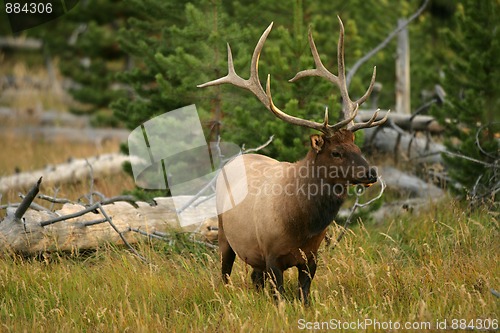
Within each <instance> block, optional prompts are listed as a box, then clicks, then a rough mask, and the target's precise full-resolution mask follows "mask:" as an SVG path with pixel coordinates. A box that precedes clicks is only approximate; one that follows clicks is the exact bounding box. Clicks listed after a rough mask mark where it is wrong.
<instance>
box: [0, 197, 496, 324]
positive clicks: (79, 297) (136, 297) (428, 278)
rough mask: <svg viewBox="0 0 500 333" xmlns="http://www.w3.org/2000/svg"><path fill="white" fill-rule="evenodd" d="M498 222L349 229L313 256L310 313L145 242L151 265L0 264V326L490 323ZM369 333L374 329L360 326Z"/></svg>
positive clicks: (205, 262)
mask: <svg viewBox="0 0 500 333" xmlns="http://www.w3.org/2000/svg"><path fill="white" fill-rule="evenodd" d="M498 230H499V224H498V221H497V220H495V218H493V217H492V216H491V215H490V214H489V213H487V212H476V213H473V214H471V215H468V214H467V213H466V212H465V211H464V210H463V209H462V207H461V206H460V205H459V204H457V203H455V202H452V201H450V202H448V203H447V205H446V206H444V209H443V208H440V207H433V208H432V209H430V210H429V211H428V212H426V213H424V214H421V215H418V216H409V217H408V218H406V219H403V220H392V221H387V224H385V225H383V226H375V225H366V226H365V225H362V224H361V225H359V226H357V227H355V228H354V229H353V231H352V232H351V233H349V234H348V235H346V237H345V238H344V240H343V241H342V243H341V244H340V245H339V246H338V247H337V248H336V249H334V250H333V249H331V248H326V247H323V248H322V250H321V253H320V255H319V259H320V267H319V269H318V273H317V276H316V278H315V280H314V282H313V286H312V290H313V292H312V305H311V307H310V308H304V307H303V306H302V305H301V304H300V303H299V302H298V301H297V299H296V298H295V297H294V293H295V290H294V289H295V286H296V280H295V278H296V273H295V272H290V273H287V274H286V276H285V284H286V286H287V295H288V298H289V300H288V301H286V302H281V303H280V304H278V305H275V304H274V303H273V301H272V298H271V297H270V296H269V292H268V291H265V292H263V293H258V292H256V291H254V290H253V288H252V287H251V286H250V283H249V281H250V279H249V269H248V267H246V266H245V265H243V264H242V263H241V261H239V260H237V265H236V267H235V271H234V273H233V276H232V284H231V285H229V286H227V287H225V286H223V285H221V283H220V280H219V263H218V256H217V254H216V253H214V252H211V251H208V250H206V251H202V250H201V251H200V249H197V250H196V251H194V250H193V251H191V253H188V252H184V253H179V252H176V251H172V250H165V249H161V247H160V246H158V245H149V244H143V245H142V246H141V248H140V251H141V252H142V253H144V254H146V256H147V257H148V258H149V259H150V260H151V262H152V263H153V264H151V265H147V264H144V263H141V262H140V261H138V260H137V259H136V258H135V257H133V256H131V255H130V254H129V253H128V252H126V251H124V250H119V249H113V248H104V249H100V250H98V251H97V252H95V253H93V254H91V255H87V256H82V255H80V256H76V257H67V256H63V257H55V258H52V259H50V260H49V259H46V260H33V259H20V258H4V259H2V260H1V261H0V272H1V273H0V295H2V296H1V297H2V298H0V322H1V323H2V324H1V325H2V326H1V327H2V328H3V329H4V330H6V331H14V332H20V331H23V330H27V331H33V330H36V331H47V332H54V331H57V332H68V331H74V332H77V331H99V332H116V331H132V332H152V331H163V332H167V331H168V332H188V331H208V332H215V331H226V332H235V331H238V332H239V331H252V332H260V331H265V332H279V331H283V332H291V331H297V330H298V328H299V327H298V323H299V320H300V319H304V320H306V321H310V322H314V321H318V322H324V321H330V320H331V319H334V320H341V321H344V322H357V321H358V320H361V321H364V320H365V319H372V320H377V321H379V322H388V321H389V320H391V321H392V322H393V323H394V322H396V321H397V322H400V323H402V324H403V323H405V322H430V323H431V325H433V326H432V327H434V328H435V326H434V325H435V323H436V321H437V320H441V321H442V320H444V319H447V320H448V326H450V325H451V323H452V322H451V320H452V319H466V320H467V322H469V321H470V320H476V319H488V318H489V319H491V320H494V319H496V320H498V315H499V300H498V298H495V296H493V295H492V294H491V293H490V290H489V289H490V288H496V289H498V287H499V285H500V278H499V277H500V270H499V266H498V262H499V260H500V258H499V254H500V248H499V246H500V245H499V243H498V237H499V234H498ZM367 329H368V331H373V330H374V327H373V326H372V327H367Z"/></svg>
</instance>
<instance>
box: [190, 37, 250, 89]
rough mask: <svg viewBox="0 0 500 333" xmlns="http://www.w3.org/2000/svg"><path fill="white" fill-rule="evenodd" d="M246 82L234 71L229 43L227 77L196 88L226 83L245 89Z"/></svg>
mask: <svg viewBox="0 0 500 333" xmlns="http://www.w3.org/2000/svg"><path fill="white" fill-rule="evenodd" d="M244 82H245V80H244V79H243V78H241V77H240V76H239V75H238V74H236V72H235V70H234V64H233V54H232V52H231V46H230V45H229V43H227V75H226V76H224V77H221V78H219V79H215V80H212V81H209V82H206V83H203V84H199V85H197V86H196V87H198V88H205V87H210V86H217V85H219V84H224V83H231V84H234V85H236V86H238V87H241V88H244V87H245V84H244Z"/></svg>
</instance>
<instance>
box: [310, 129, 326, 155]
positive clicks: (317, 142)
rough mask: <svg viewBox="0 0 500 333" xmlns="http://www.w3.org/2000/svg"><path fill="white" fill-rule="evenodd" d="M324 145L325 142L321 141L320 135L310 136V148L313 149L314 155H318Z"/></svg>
mask: <svg viewBox="0 0 500 333" xmlns="http://www.w3.org/2000/svg"><path fill="white" fill-rule="evenodd" d="M324 144H325V140H323V137H322V136H321V135H318V134H313V135H311V148H312V149H314V151H315V152H316V154H318V153H319V152H320V151H321V149H322V148H323V145H324Z"/></svg>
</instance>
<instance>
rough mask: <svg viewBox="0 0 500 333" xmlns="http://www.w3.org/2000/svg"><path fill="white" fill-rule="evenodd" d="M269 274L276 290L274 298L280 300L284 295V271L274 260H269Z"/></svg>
mask: <svg viewBox="0 0 500 333" xmlns="http://www.w3.org/2000/svg"><path fill="white" fill-rule="evenodd" d="M266 266H267V273H268V274H269V276H270V277H271V281H272V282H273V289H274V298H275V300H279V297H280V296H281V295H283V292H284V288H283V271H282V270H281V269H280V268H279V267H278V265H276V263H275V262H274V261H273V260H267V263H266Z"/></svg>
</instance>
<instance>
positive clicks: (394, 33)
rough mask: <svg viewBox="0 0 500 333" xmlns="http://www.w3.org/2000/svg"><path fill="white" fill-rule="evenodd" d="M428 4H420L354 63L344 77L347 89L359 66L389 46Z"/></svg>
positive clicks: (427, 0)
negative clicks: (410, 14) (400, 23)
mask: <svg viewBox="0 0 500 333" xmlns="http://www.w3.org/2000/svg"><path fill="white" fill-rule="evenodd" d="M428 3H429V0H425V2H424V3H423V4H422V6H420V8H419V9H418V10H417V11H416V12H415V13H414V14H413V15H412V16H410V17H409V18H408V20H406V22H405V23H404V24H402V25H401V26H398V28H397V29H395V30H393V31H392V32H391V33H389V35H387V37H386V38H385V39H384V40H383V41H382V42H381V43H380V44H378V45H377V46H375V47H374V48H373V49H372V50H371V51H370V52H368V53H367V54H365V55H364V56H363V57H361V58H360V59H359V60H358V61H356V63H355V64H354V65H353V66H352V67H351V69H350V70H349V72H348V73H347V76H346V84H347V87H348V88H349V85H350V84H351V80H352V78H353V77H354V74H356V72H357V71H358V69H359V68H360V67H361V65H362V64H364V63H365V62H366V61H368V59H370V58H371V57H373V56H374V55H375V54H377V52H378V51H380V50H382V49H383V48H384V47H386V46H387V44H389V42H390V41H391V40H392V39H393V38H394V37H395V36H397V34H398V33H399V32H400V31H401V30H403V29H404V28H406V27H407V26H408V24H410V23H411V22H412V21H413V20H415V19H416V18H417V17H419V16H420V14H422V12H423V11H424V9H425V8H426V7H427V4H428Z"/></svg>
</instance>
